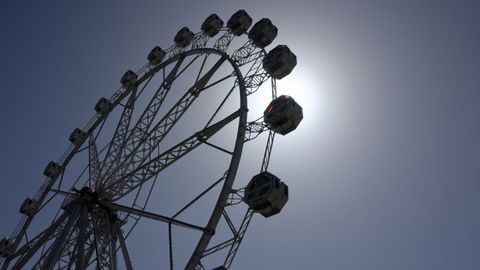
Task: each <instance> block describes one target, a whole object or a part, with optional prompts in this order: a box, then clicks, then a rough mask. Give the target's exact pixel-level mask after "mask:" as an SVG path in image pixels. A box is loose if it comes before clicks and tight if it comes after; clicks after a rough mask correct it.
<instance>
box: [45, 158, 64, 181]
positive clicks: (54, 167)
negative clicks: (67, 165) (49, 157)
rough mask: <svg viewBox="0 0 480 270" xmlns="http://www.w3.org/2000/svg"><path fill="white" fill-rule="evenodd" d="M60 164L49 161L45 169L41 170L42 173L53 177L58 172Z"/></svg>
mask: <svg viewBox="0 0 480 270" xmlns="http://www.w3.org/2000/svg"><path fill="white" fill-rule="evenodd" d="M60 169H61V167H60V165H59V164H58V163H56V162H53V161H50V163H48V165H47V167H45V170H43V175H45V176H47V177H50V178H55V177H57V176H58V174H59V173H60Z"/></svg>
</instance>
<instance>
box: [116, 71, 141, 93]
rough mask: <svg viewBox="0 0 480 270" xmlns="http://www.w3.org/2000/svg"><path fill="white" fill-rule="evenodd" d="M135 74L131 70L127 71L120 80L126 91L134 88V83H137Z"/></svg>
mask: <svg viewBox="0 0 480 270" xmlns="http://www.w3.org/2000/svg"><path fill="white" fill-rule="evenodd" d="M137 78H138V76H137V74H136V73H135V72H133V71H131V70H127V72H125V73H124V74H123V76H122V78H121V79H120V83H121V84H122V85H123V86H124V87H125V88H126V89H132V88H133V87H135V83H136V82H137Z"/></svg>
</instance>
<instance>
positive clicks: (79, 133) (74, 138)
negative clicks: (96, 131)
mask: <svg viewBox="0 0 480 270" xmlns="http://www.w3.org/2000/svg"><path fill="white" fill-rule="evenodd" d="M86 137H87V134H86V133H85V132H83V130H81V129H79V128H76V129H74V130H73V131H72V133H71V134H70V136H69V137H68V140H69V141H70V142H71V143H73V144H75V145H76V146H78V145H81V144H82V143H83V141H84V140H85V138H86Z"/></svg>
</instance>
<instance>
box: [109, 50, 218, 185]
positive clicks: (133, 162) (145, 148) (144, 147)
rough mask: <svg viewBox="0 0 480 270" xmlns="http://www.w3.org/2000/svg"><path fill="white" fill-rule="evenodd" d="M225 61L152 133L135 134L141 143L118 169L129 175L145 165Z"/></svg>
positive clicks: (181, 100)
mask: <svg viewBox="0 0 480 270" xmlns="http://www.w3.org/2000/svg"><path fill="white" fill-rule="evenodd" d="M225 60H226V59H225V58H224V57H221V58H220V59H219V60H218V61H217V62H216V63H215V64H214V65H213V67H212V68H211V69H210V70H209V71H208V72H206V73H205V75H204V76H202V78H200V79H198V80H197V81H196V83H195V84H194V85H193V86H192V87H191V88H190V89H189V90H188V91H187V93H185V95H184V96H183V97H182V98H181V99H180V100H179V101H178V102H177V103H176V104H175V105H174V106H173V107H172V108H171V109H170V110H169V112H168V113H167V114H166V115H165V116H164V117H163V118H162V119H161V120H160V121H159V122H158V123H157V124H156V125H155V126H154V127H153V128H152V130H151V131H149V132H148V133H147V134H134V136H138V138H137V139H136V140H137V141H139V143H138V144H137V146H136V147H135V148H134V149H133V150H132V151H131V153H130V155H129V156H127V157H126V158H125V159H124V161H123V162H122V163H121V164H120V165H119V166H118V167H123V166H124V167H126V168H127V172H126V173H128V170H134V169H135V168H137V167H138V166H139V165H141V164H143V163H144V162H145V160H147V158H149V157H150V155H151V154H152V152H153V151H154V150H155V149H156V147H157V146H158V145H159V144H160V142H161V141H162V140H163V139H164V138H165V136H166V135H167V134H168V132H169V131H170V130H171V129H172V128H173V127H174V125H175V124H176V123H177V122H178V120H179V119H180V118H181V117H182V116H183V114H184V113H185V112H186V111H187V110H188V108H189V107H190V105H191V104H192V103H193V102H194V101H195V100H196V98H197V97H198V94H199V93H200V92H201V91H204V90H205V89H206V88H205V85H206V84H207V83H208V82H209V81H210V79H211V78H212V76H213V75H214V74H215V72H216V71H217V70H218V69H219V68H220V66H221V65H222V64H223V63H224V61H225ZM115 173H118V168H117V171H114V172H113V173H112V175H113V174H115ZM121 175H125V172H123V174H121ZM114 181H116V179H115V178H113V180H112V182H114ZM110 183H111V182H110ZM110 183H107V185H106V186H108V185H109V184H110Z"/></svg>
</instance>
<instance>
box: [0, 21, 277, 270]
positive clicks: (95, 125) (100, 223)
mask: <svg viewBox="0 0 480 270" xmlns="http://www.w3.org/2000/svg"><path fill="white" fill-rule="evenodd" d="M234 38H235V35H234V34H233V33H232V32H230V31H229V30H228V28H226V27H224V28H222V29H221V31H220V37H219V38H218V39H216V40H215V41H214V42H213V46H212V48H208V42H209V41H210V40H211V38H210V37H208V36H207V35H206V34H205V33H197V34H195V35H194V38H193V40H192V42H191V44H190V45H189V46H187V47H183V48H182V47H178V46H172V47H170V48H168V49H167V60H165V61H163V62H162V63H161V64H159V65H155V66H154V65H148V64H147V65H145V66H144V67H142V68H141V69H140V70H139V71H138V72H137V74H139V75H141V77H140V78H139V79H138V80H137V83H136V84H135V86H134V87H132V88H126V87H121V88H120V89H118V90H117V91H116V92H115V93H114V94H113V95H112V97H111V98H110V101H111V103H112V108H116V107H119V106H122V107H123V110H122V111H121V115H120V117H119V119H118V123H117V125H116V127H115V131H114V133H113V136H111V139H110V137H109V138H108V139H109V143H108V144H107V145H106V146H105V147H104V148H103V149H104V150H105V151H103V149H101V150H99V148H98V146H97V141H96V139H97V136H98V134H99V133H100V131H101V129H102V127H103V123H104V122H105V121H106V119H107V117H108V113H107V114H106V115H101V114H96V115H94V117H92V118H91V120H90V121H89V122H88V123H87V125H86V126H85V127H84V128H83V129H82V131H84V132H85V134H86V136H85V140H87V139H88V143H86V147H85V148H81V147H82V144H83V142H82V143H80V144H77V145H71V146H69V147H68V149H67V151H66V152H65V153H64V154H63V155H62V156H61V158H60V159H59V160H58V163H59V165H60V167H61V168H60V172H59V174H58V175H55V176H52V177H47V178H46V179H45V181H44V183H43V184H42V186H41V188H40V190H39V192H38V193H37V194H36V195H35V200H36V201H37V202H38V204H39V205H44V201H45V199H46V198H47V195H48V194H51V193H53V196H58V195H62V196H64V200H63V203H62V209H61V210H60V212H59V213H60V214H59V215H58V216H56V218H55V219H54V221H53V222H52V224H50V226H48V227H47V228H46V229H45V230H43V231H42V232H40V233H38V234H37V235H35V236H34V237H33V238H31V239H28V238H27V230H28V227H29V225H30V223H31V222H32V220H33V218H34V217H35V215H36V212H35V213H33V214H31V215H29V216H25V217H24V218H22V220H21V221H20V223H19V225H18V226H17V228H16V230H15V231H14V233H13V234H12V237H11V239H12V240H13V244H12V250H13V253H12V254H11V255H10V256H8V257H7V258H6V259H5V260H4V261H3V264H2V268H1V269H2V270H7V269H22V268H25V267H31V268H32V269H38V270H44V269H87V268H92V267H94V268H95V269H102V270H103V269H109V270H114V269H118V268H126V269H127V270H131V269H133V266H132V261H131V259H130V255H129V252H128V248H127V242H126V238H127V237H128V235H129V232H130V231H129V232H128V233H127V234H124V232H123V230H122V228H123V226H124V225H125V222H126V221H127V218H126V217H130V216H131V217H134V219H135V220H136V221H135V224H134V225H133V226H132V228H131V229H133V227H134V226H135V225H136V222H138V220H140V219H141V218H146V219H151V220H156V221H159V222H164V223H166V224H168V234H169V258H170V259H169V264H170V269H171V270H172V269H173V268H174V260H173V249H174V245H173V234H172V227H174V226H179V227H183V228H187V229H190V230H194V231H198V232H200V233H201V238H200V240H199V242H198V243H197V246H196V248H195V250H194V252H193V254H192V257H191V258H190V260H189V261H188V263H187V266H186V267H185V269H189V270H190V269H205V267H204V266H203V265H202V259H203V258H205V257H207V256H210V255H214V254H218V253H219V251H222V250H223V251H227V250H228V251H227V253H226V254H227V255H226V258H225V260H224V263H223V265H224V267H226V268H229V267H230V266H231V264H232V262H233V259H234V258H235V255H236V253H237V252H238V249H239V246H240V244H241V243H242V240H243V238H244V236H245V233H246V231H247V229H248V226H249V224H250V222H251V219H252V217H253V214H254V211H252V210H251V209H247V211H246V213H245V215H244V217H243V219H242V221H241V222H240V223H239V224H236V223H235V222H234V220H233V219H232V218H231V217H230V214H229V210H230V208H231V207H233V206H236V205H238V204H240V203H241V202H242V201H243V192H244V189H242V188H240V189H233V188H232V185H233V182H234V180H235V176H236V171H237V169H238V166H239V162H240V158H241V152H242V147H243V144H244V143H245V142H248V141H251V140H254V139H256V138H257V137H258V136H259V135H260V134H261V133H263V132H264V131H266V130H267V127H266V125H265V124H264V123H263V121H262V118H261V117H260V118H258V119H257V120H254V121H250V122H248V123H247V111H248V108H247V96H248V95H251V94H253V93H255V92H256V91H258V89H259V88H260V86H261V85H263V84H264V82H266V81H267V80H268V79H269V78H270V77H269V75H268V74H267V73H266V72H265V71H264V70H263V67H262V60H263V58H264V56H265V55H266V53H265V50H264V49H263V48H259V47H256V46H255V45H254V44H253V43H252V42H246V43H245V44H244V45H243V46H241V47H240V48H238V49H237V50H234V51H233V53H231V54H230V55H231V56H229V54H228V53H227V52H228V50H229V46H230V45H231V42H232V41H233V39H234ZM210 55H217V56H219V59H218V60H217V62H216V63H214V64H213V66H212V67H211V68H210V69H208V70H206V71H204V70H203V69H204V66H205V63H206V60H207V57H209V56H210ZM191 56H193V57H194V59H193V60H191V61H190V62H188V61H186V59H187V57H191ZM200 56H204V58H203V62H202V64H201V67H200V70H199V71H198V74H197V78H196V80H195V82H194V84H193V85H192V86H191V87H190V88H189V89H187V91H186V93H185V94H184V95H183V96H182V97H181V98H180V99H179V100H178V101H177V102H176V103H175V104H174V105H173V106H172V107H171V108H170V109H169V110H168V111H167V113H166V114H165V115H164V116H163V117H161V118H160V119H159V117H158V113H159V111H160V108H161V107H162V105H163V102H164V100H165V98H166V96H167V95H168V93H169V91H170V89H171V87H172V85H173V84H174V82H175V81H176V80H177V79H179V77H180V76H181V74H182V73H183V72H184V71H185V70H187V69H189V68H190V67H191V66H192V65H193V63H194V62H195V61H197V59H199V57H200ZM200 59H201V58H200ZM224 63H229V64H230V66H231V67H232V68H233V71H232V72H231V73H230V74H228V75H227V76H225V77H223V78H220V79H218V80H217V81H213V82H211V79H212V78H213V76H214V75H215V74H217V73H218V71H219V69H220V68H221V67H222V65H223V64H224ZM169 65H171V66H173V67H172V68H171V69H170V71H169V72H168V74H166V67H167V66H169ZM240 67H245V70H246V71H247V72H246V73H245V74H242V72H241V70H240ZM159 75H160V76H162V83H161V84H160V86H159V87H158V88H156V91H155V92H154V95H153V97H152V98H151V99H150V100H149V102H148V104H147V105H146V106H144V107H143V106H140V107H142V109H143V110H142V111H141V113H140V114H139V117H138V120H136V122H135V123H134V121H133V119H134V117H133V115H134V110H135V109H138V108H137V107H139V105H138V103H137V99H138V98H139V96H140V95H141V94H142V92H143V89H145V87H147V85H148V84H149V83H150V81H151V79H152V78H153V76H159ZM230 78H234V80H233V86H232V88H231V90H230V91H228V93H227V95H226V96H225V98H224V99H223V101H222V102H221V104H220V106H219V107H218V108H217V109H216V111H215V112H214V114H213V115H212V117H211V118H210V119H209V121H208V123H207V124H206V125H205V128H204V129H202V130H199V131H198V132H196V133H194V134H193V135H191V136H189V137H187V138H186V139H184V140H183V141H181V142H179V143H177V144H176V145H175V146H173V147H171V148H170V149H168V150H166V151H164V152H163V153H160V151H159V145H160V144H161V142H162V141H163V139H164V138H165V137H166V136H167V135H168V134H169V132H170V130H171V129H172V128H173V127H174V126H175V125H176V123H177V122H178V121H179V119H180V118H181V117H182V116H183V115H184V114H185V112H187V110H188V109H189V108H190V106H191V105H192V104H193V103H194V101H195V100H196V99H197V98H198V97H199V96H200V95H201V94H202V93H203V92H204V91H206V90H207V89H209V88H212V87H213V86H215V85H217V84H219V83H221V82H223V81H226V80H228V79H230ZM271 80H272V97H273V98H275V97H276V84H275V80H274V79H271ZM235 89H237V90H238V91H239V93H240V108H238V110H236V111H235V112H233V113H231V114H230V115H228V116H227V117H225V118H223V119H221V120H217V121H216V122H214V121H213V120H214V118H215V117H216V116H217V113H218V112H219V110H220V109H221V108H222V107H223V106H224V104H225V102H226V100H227V99H228V98H229V97H230V94H231V93H232V92H233V90H235ZM158 119H159V120H158ZM234 120H238V123H239V125H238V130H237V137H236V140H235V145H234V149H233V150H227V149H224V148H222V147H220V146H217V145H214V144H213V143H211V142H209V139H210V138H211V137H212V136H214V135H215V134H216V133H217V132H219V131H220V130H222V129H223V128H224V127H225V126H227V125H228V124H229V123H231V122H233V121H234ZM155 121H157V122H155ZM274 136H275V134H274V133H273V132H272V131H270V132H269V135H268V139H267V145H266V149H265V153H264V158H263V162H262V166H261V170H262V171H265V170H267V168H268V163H269V160H270V155H271V151H272V146H273V141H274ZM202 144H203V145H208V146H211V147H214V148H216V149H218V150H220V151H222V152H225V153H227V154H228V155H229V158H231V162H230V165H229V167H228V170H226V172H225V174H224V175H223V176H222V177H221V178H220V179H218V180H216V181H214V183H213V184H212V185H211V186H209V187H208V188H206V189H205V190H204V191H202V192H200V194H199V195H198V196H197V197H195V198H193V200H192V201H190V202H188V203H187V204H186V205H185V206H184V207H183V208H181V209H180V210H179V211H177V212H176V213H175V214H174V215H173V216H171V217H169V216H166V215H161V214H158V213H153V212H149V211H146V210H145V206H146V204H147V202H148V199H149V196H150V194H151V189H150V192H149V195H148V197H147V198H146V200H145V203H144V205H143V206H139V205H137V204H136V201H137V197H138V196H139V192H140V190H141V188H142V186H143V185H144V184H145V183H146V182H148V181H149V180H151V179H154V178H155V179H156V177H157V175H158V174H159V173H160V172H161V171H162V170H164V169H165V168H167V167H168V166H170V165H172V164H173V163H175V162H177V161H178V160H180V159H181V158H182V157H183V156H185V155H187V154H188V153H190V152H191V151H193V150H194V149H196V148H197V147H198V146H200V145H202ZM102 147H103V146H102ZM83 149H88V154H87V156H88V165H87V167H86V169H88V182H87V184H86V185H85V186H84V187H83V188H82V189H81V190H77V189H75V188H74V187H73V186H72V187H71V188H70V189H69V192H67V191H62V190H61V181H60V183H59V188H58V189H56V190H54V189H53V188H52V187H53V185H54V184H55V182H56V181H57V179H58V178H60V179H61V178H63V172H64V170H65V168H66V166H67V165H68V163H69V162H70V160H72V159H73V158H74V157H75V155H77V154H78V153H79V152H81V151H82V150H83ZM153 182H155V181H153ZM153 185H154V184H152V186H151V188H153ZM219 185H221V186H222V188H221V191H220V195H219V197H218V201H217V203H216V204H215V207H214V209H213V212H212V214H211V217H210V219H209V221H208V223H207V224H193V223H189V222H185V221H182V220H180V219H179V215H180V214H181V213H183V212H184V211H185V210H186V209H188V208H189V207H191V206H192V205H193V204H195V203H196V202H197V201H198V200H199V199H200V198H202V197H203V196H205V195H206V194H207V193H208V192H211V191H212V190H213V188H214V187H216V186H219ZM133 191H137V195H136V197H135V199H134V202H133V204H132V205H122V204H120V203H119V201H120V199H122V198H125V197H126V196H127V195H128V194H129V193H131V192H133ZM49 201H50V199H49V200H47V201H46V202H45V204H47V203H48V202H49ZM220 219H223V220H224V221H225V223H226V224H227V228H225V229H228V230H229V231H230V232H231V238H229V239H225V240H223V241H220V242H219V243H218V244H216V245H213V246H209V244H210V240H211V239H212V237H213V236H214V232H215V229H216V227H217V224H218V223H219V220H220ZM32 258H35V260H36V261H33V262H32V260H33V259H32ZM0 263H2V261H0ZM10 264H11V268H9V267H10Z"/></svg>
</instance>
